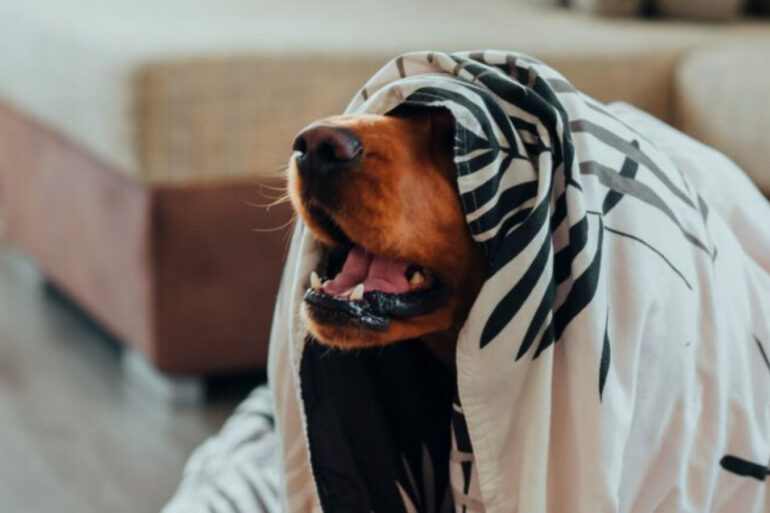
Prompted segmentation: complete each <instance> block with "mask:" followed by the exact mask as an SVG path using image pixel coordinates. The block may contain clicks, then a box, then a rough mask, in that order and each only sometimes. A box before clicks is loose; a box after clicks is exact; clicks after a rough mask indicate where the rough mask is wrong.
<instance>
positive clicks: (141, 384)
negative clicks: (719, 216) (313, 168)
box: [0, 0, 770, 513]
mask: <svg viewBox="0 0 770 513" xmlns="http://www.w3.org/2000/svg"><path fill="white" fill-rule="evenodd" d="M484 48H497V49H505V50H517V51H521V52H525V53H529V54H531V55H533V56H535V57H537V58H539V59H541V60H544V61H545V62H547V63H548V64H551V65H552V66H554V67H555V68H557V69H558V70H560V71H561V72H562V73H563V74H565V75H566V76H567V78H568V79H570V80H571V81H572V82H573V83H574V84H575V85H576V86H577V87H578V88H580V89H582V90H583V91H585V92H587V93H588V94H590V95H592V96H595V97H597V98H598V99H600V100H602V101H605V102H611V101H619V100H620V101H626V102H629V103H632V104H634V105H635V106H637V107H639V108H642V109H644V110H646V111H648V112H650V113H652V114H653V115H655V116H657V117H659V118H661V119H663V120H664V121H666V122H668V123H670V124H673V125H674V126H676V127H677V128H679V129H680V130H683V131H685V132H686V133H688V134H690V135H691V136H693V137H695V138H697V139H699V140H701V141H703V142H705V143H707V144H709V145H711V146H714V147H716V148H717V149H719V150H721V151H723V152H724V153H726V154H727V155H728V156H729V157H731V158H732V159H734V160H735V161H737V162H738V164H740V165H741V166H742V167H743V168H744V169H745V170H746V172H747V173H748V174H749V176H750V177H751V178H752V179H753V180H754V181H755V183H757V185H758V186H759V187H760V188H761V189H762V190H763V191H764V192H765V193H768V192H770V168H768V165H767V162H769V161H770V0H757V1H754V2H752V3H751V4H750V5H749V4H746V2H745V1H744V0H572V1H569V2H565V1H561V2H557V1H555V0H551V1H549V0H539V1H538V0H484V1H469V0H466V1H459V0H442V1H438V0H428V1H419V2H418V1H417V0H412V1H406V0H388V1H386V0H324V1H321V0H317V1H305V2H297V1H291V0H284V1H280V2H279V1H274V0H269V1H268V0H216V1H215V0H155V1H147V0H134V1H128V0H98V1H92V0H69V1H67V2H61V1H57V0H0V223H1V224H2V234H1V235H0V512H14V513H47V512H56V513H69V512H73V513H103V512H111V513H123V512H126V513H145V512H157V511H159V510H160V509H161V508H162V506H163V504H164V503H165V502H166V501H167V500H168V499H169V497H170V496H171V494H172V493H173V491H174V489H175V487H176V485H177V483H178V482H179V479H180V475H181V470H182V467H183V465H184V463H185V461H186V459H187V457H188V456H189V453H190V452H191V451H192V450H193V449H194V448H195V447H196V446H197V445H198V444H200V443H201V442H202V441H203V440H205V439H206V438H207V437H208V436H211V435H212V434H214V433H216V432H217V430H218V429H219V427H220V426H221V424H222V422H223V421H224V420H225V419H226V418H227V416H228V415H229V414H230V413H231V412H232V410H233V408H234V407H235V405H236V404H237V403H238V402H239V401H240V400H241V399H243V398H244V397H245V395H246V394H247V393H248V392H249V391H250V390H251V389H252V388H253V387H254V386H255V385H257V384H259V383H261V382H263V381H264V379H265V366H266V358H267V342H268V338H269V333H270V321H271V315H272V308H273V302H274V299H275V294H276V290H277V286H278V281H279V278H280V273H281V266H282V259H283V257H284V252H285V249H286V246H287V233H288V230H289V229H290V224H289V220H290V212H289V209H288V207H287V206H286V205H285V204H275V205H272V206H271V207H269V208H267V207H266V205H268V204H270V203H273V200H275V198H277V197H278V196H280V194H281V187H282V179H281V176H282V170H283V165H284V163H285V162H286V160H287V159H288V157H289V150H290V145H291V140H292V137H293V135H294V134H295V133H296V132H297V131H298V130H299V129H300V128H302V127H303V126H304V125H305V124H307V123H309V122H311V121H313V120H315V119H317V118H320V117H323V116H327V115H331V114H335V113H339V112H341V111H342V110H343V109H344V108H345V105H346V103H347V101H348V100H349V99H350V98H352V96H353V95H354V94H355V92H356V91H357V90H358V88H360V87H361V85H362V84H363V83H364V81H365V80H366V79H367V78H368V77H369V76H370V75H371V74H372V73H374V72H375V71H376V70H377V69H379V67H380V66H382V65H383V64H384V63H385V62H386V61H387V60H389V59H390V58H391V57H393V56H394V55H396V54H399V53H402V52H405V51H411V50H425V49H430V50H469V49H484ZM725 186H726V187H729V184H726V185H725ZM769 222H770V221H769Z"/></svg>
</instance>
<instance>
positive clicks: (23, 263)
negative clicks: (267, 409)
mask: <svg viewBox="0 0 770 513" xmlns="http://www.w3.org/2000/svg"><path fill="white" fill-rule="evenodd" d="M120 354H121V346H120V344H119V343H118V342H116V341H114V340H112V339H111V338H110V337H109V335H107V334H106V333H104V332H103V331H102V330H101V329H99V327H97V326H96V325H95V324H94V323H93V322H92V321H90V320H89V319H88V318H87V317H86V316H85V315H84V314H83V313H82V312H80V311H79V310H78V309H77V308H76V307H75V306H73V304H72V303H71V302H69V301H68V300H67V299H66V298H64V297H63V296H62V295H61V294H60V293H58V292H57V291H56V290H55V289H54V288H53V287H51V286H50V285H48V284H47V283H46V281H45V280H44V279H43V277H42V276H41V275H40V274H39V272H38V271H37V269H36V268H35V267H34V266H33V265H32V264H31V263H30V262H29V261H27V260H26V259H25V258H24V257H22V256H21V255H20V254H18V253H17V252H15V251H13V250H11V249H9V248H8V247H7V246H6V245H4V244H3V243H2V241H0V512H13V513H157V512H158V511H159V510H160V508H161V507H162V505H163V504H164V503H165V501H166V500H167V499H168V498H169V496H170V495H171V493H172V492H173V490H174V489H175V487H176V484H177V483H178V481H179V477H180V472H181V469H182V467H183V465H184V462H185V461H186V459H187V456H188V455H189V453H190V451H192V449H193V448H195V447H196V446H197V445H198V444H199V443H200V442H201V441H203V440H204V439H205V438H206V437H208V436H209V435H211V434H212V433H215V432H216V431H217V430H218V428H219V426H220V425H221V424H222V422H223V421H224V419H225V418H226V417H227V415H228V413H229V412H230V411H231V410H232V409H233V407H234V406H235V405H236V404H237V402H238V401H239V400H240V399H242V398H243V397H245V396H246V394H247V393H248V391H249V390H250V389H251V388H252V387H253V386H254V385H255V384H256V382H257V381H258V380H259V378H258V377H256V376H246V377H239V378H225V379H220V380H215V381H214V382H213V383H212V385H211V390H212V393H211V397H210V398H209V399H208V400H207V401H206V403H205V404H204V405H202V406H195V407H191V406H188V407H172V406H170V405H169V404H168V403H165V402H163V401H161V400H159V399H158V398H156V397H153V396H152V394H150V393H149V392H147V391H146V390H144V389H142V388H141V387H137V386H136V385H133V384H131V383H129V382H128V381H127V380H126V379H125V378H124V376H123V375H122V373H121V366H120Z"/></svg>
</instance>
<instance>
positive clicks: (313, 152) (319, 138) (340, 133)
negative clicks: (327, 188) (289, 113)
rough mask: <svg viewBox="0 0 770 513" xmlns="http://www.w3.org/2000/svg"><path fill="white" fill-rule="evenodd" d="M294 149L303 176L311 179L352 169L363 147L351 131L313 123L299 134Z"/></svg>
mask: <svg viewBox="0 0 770 513" xmlns="http://www.w3.org/2000/svg"><path fill="white" fill-rule="evenodd" d="M292 149H293V150H294V151H295V152H296V153H297V163H298V164H299V167H300V169H301V171H302V173H303V174H305V175H307V176H310V175H321V174H324V173H328V172H331V171H336V170H339V169H342V168H345V167H347V166H349V165H350V164H352V163H354V162H355V161H357V160H358V157H359V155H361V153H362V151H363V145H362V144H361V141H360V140H359V139H358V137H356V135H355V134H354V133H353V132H352V131H350V130H348V129H345V128H341V127H335V126H330V125H322V124H313V125H310V126H309V127H307V128H305V129H304V130H302V131H301V132H300V133H299V134H297V137H296V138H295V139H294V145H293V147H292Z"/></svg>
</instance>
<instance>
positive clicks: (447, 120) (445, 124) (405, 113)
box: [388, 104, 457, 182]
mask: <svg viewBox="0 0 770 513" xmlns="http://www.w3.org/2000/svg"><path fill="white" fill-rule="evenodd" d="M388 116H394V117H400V118H408V119H411V120H414V121H415V122H417V123H419V124H420V125H422V126H423V127H425V126H427V127H428V129H429V132H430V142H429V144H430V155H431V157H432V158H433V161H434V162H435V163H436V164H437V165H438V167H439V168H440V169H441V170H442V171H443V172H444V173H445V174H446V176H447V177H448V178H449V179H450V180H451V181H452V182H454V180H455V178H456V176H457V175H456V170H455V167H454V138H455V119H454V116H453V115H452V113H451V112H449V110H447V109H445V108H443V107H424V106H421V105H409V104H401V105H399V106H398V107H396V108H395V109H393V110H392V111H390V112H388Z"/></svg>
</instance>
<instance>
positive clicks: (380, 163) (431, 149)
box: [289, 108, 485, 356]
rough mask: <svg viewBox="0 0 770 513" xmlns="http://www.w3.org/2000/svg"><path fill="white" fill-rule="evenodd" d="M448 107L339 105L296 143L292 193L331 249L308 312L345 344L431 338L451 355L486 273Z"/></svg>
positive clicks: (327, 339)
mask: <svg viewBox="0 0 770 513" xmlns="http://www.w3.org/2000/svg"><path fill="white" fill-rule="evenodd" d="M453 127H454V124H453V119H452V117H451V115H450V114H449V113H448V112H447V111H444V110H441V109H421V110H415V109H410V110H407V109H403V108H402V109H400V110H399V111H397V112H394V113H392V114H389V115H386V116H381V115H348V116H336V117H332V118H328V119H324V120H321V121H319V122H316V123H313V124H311V125H310V126H308V127H307V128H305V129H304V130H302V131H301V132H300V133H299V135H297V138H296V140H295V142H294V155H293V156H292V157H291V160H290V165H289V194H290V197H291V201H292V204H293V206H294V208H295V209H296V211H297V212H298V213H299V215H300V216H301V217H302V219H303V220H304V222H305V223H306V225H307V226H308V228H309V229H310V231H311V233H312V234H313V235H314V236H315V237H316V238H317V239H318V240H319V241H320V242H321V243H322V244H323V245H324V246H325V247H326V248H327V251H326V253H327V255H326V258H325V259H324V262H323V264H322V267H321V268H320V269H318V270H317V272H315V273H313V275H312V276H311V280H310V285H311V287H310V289H309V290H308V292H307V294H306V296H305V304H304V308H303V310H304V314H305V316H306V320H307V322H308V326H309V329H310V331H311V333H312V334H313V335H314V336H315V337H316V338H317V339H318V340H319V341H321V342H322V343H324V344H327V345H330V346H334V347H338V348H362V347H371V346H374V345H383V344H390V343H393V342H397V341H401V340H406V339H412V338H417V337H423V338H424V339H425V340H426V342H427V343H428V344H429V345H430V346H431V347H433V348H434V350H437V351H438V352H439V353H440V354H443V355H444V356H448V355H449V354H450V351H451V350H452V344H453V342H454V341H455V340H456V338H457V332H458V330H459V328H460V327H461V326H462V323H463V322H464V321H465V318H466V317H467V315H468V311H469V309H470V306H471V305H472V303H473V300H474V299H475V298H476V296H477V294H478V291H479V289H480V287H481V284H482V282H483V278H484V269H485V267H484V263H483V260H482V257H481V254H480V252H479V249H478V247H477V245H476V244H475V243H474V242H473V240H472V239H471V236H470V233H469V231H468V227H467V225H466V222H465V218H464V213H463V209H462V206H461V204H460V200H459V195H458V192H457V185H456V182H457V174H456V171H455V167H454V163H453V161H452V157H453V151H452V148H453V139H454V133H453V130H454V128H453Z"/></svg>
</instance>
